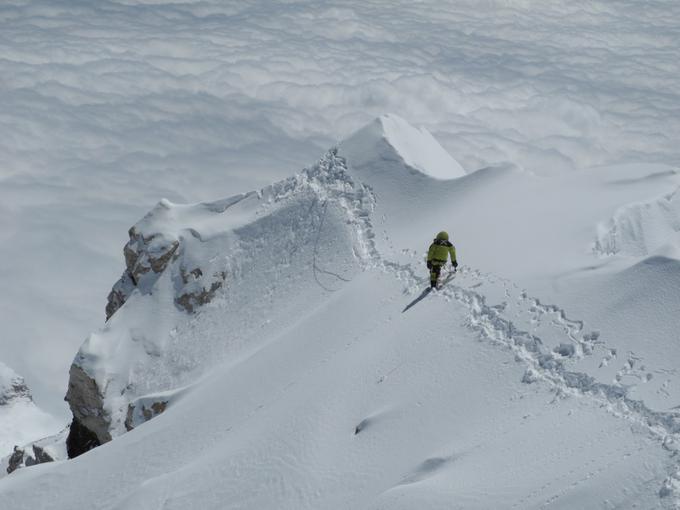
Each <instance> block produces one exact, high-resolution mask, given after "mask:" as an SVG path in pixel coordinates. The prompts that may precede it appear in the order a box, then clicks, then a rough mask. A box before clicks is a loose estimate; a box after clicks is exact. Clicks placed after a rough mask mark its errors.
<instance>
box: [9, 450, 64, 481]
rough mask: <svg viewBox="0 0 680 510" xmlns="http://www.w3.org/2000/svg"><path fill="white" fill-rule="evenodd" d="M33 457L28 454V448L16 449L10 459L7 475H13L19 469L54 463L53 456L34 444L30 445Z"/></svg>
mask: <svg viewBox="0 0 680 510" xmlns="http://www.w3.org/2000/svg"><path fill="white" fill-rule="evenodd" d="M30 446H31V447H32V448H31V450H32V453H33V455H31V454H29V453H28V446H26V447H24V448H19V447H18V446H15V447H14V452H13V453H12V455H11V456H10V458H9V462H8V465H7V473H8V474H9V473H13V472H14V471H16V470H17V469H20V468H22V467H25V466H35V465H36V464H42V463H44V462H54V459H53V458H52V456H51V455H50V454H49V453H47V452H46V451H45V449H44V448H42V447H40V446H38V445H36V444H33V445H30Z"/></svg>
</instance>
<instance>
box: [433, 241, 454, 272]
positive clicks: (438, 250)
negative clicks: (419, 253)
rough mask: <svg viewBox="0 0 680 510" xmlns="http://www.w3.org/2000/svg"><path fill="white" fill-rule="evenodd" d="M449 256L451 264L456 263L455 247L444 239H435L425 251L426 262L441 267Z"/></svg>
mask: <svg viewBox="0 0 680 510" xmlns="http://www.w3.org/2000/svg"><path fill="white" fill-rule="evenodd" d="M449 255H451V263H454V262H456V247H455V246H453V245H452V244H451V243H450V242H448V241H446V240H444V239H435V240H434V242H433V243H432V244H431V245H430V249H429V250H428V251H427V261H428V262H432V263H433V264H435V265H441V266H443V265H444V264H446V261H447V260H448V259H449Z"/></svg>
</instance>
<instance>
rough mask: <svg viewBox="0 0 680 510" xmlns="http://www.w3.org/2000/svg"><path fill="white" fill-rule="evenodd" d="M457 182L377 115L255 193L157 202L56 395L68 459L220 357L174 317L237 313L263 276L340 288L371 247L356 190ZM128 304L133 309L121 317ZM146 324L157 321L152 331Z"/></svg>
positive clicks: (418, 138) (416, 140)
mask: <svg viewBox="0 0 680 510" xmlns="http://www.w3.org/2000/svg"><path fill="white" fill-rule="evenodd" d="M348 160H349V161H350V163H351V172H348V169H347V163H346V161H348ZM366 172H369V173H371V172H377V173H376V174H374V175H372V176H371V175H368V174H367V173H366ZM383 172H386V174H387V176H385V175H382V173H383ZM350 174H351V175H350ZM462 175H464V171H463V170H462V168H461V167H460V165H459V164H458V163H457V162H456V161H455V160H454V159H453V158H451V157H450V156H449V155H448V154H447V153H446V152H445V151H444V149H442V148H441V146H440V145H439V144H438V143H437V142H436V140H435V139H434V138H433V137H432V135H430V134H429V133H428V132H427V131H426V130H423V129H421V130H418V129H416V128H413V127H412V126H410V125H409V124H408V123H407V122H406V121H404V120H403V119H400V118H399V117H397V116H394V115H387V116H383V117H381V118H379V119H376V120H375V121H374V122H373V123H371V124H370V125H369V126H367V127H365V128H363V129H361V130H359V131H358V132H357V133H356V134H354V135H353V136H352V137H350V138H349V139H348V140H347V141H345V142H343V143H342V144H341V147H340V149H339V151H338V150H336V149H333V150H331V151H330V152H328V154H326V156H324V158H322V160H321V161H320V162H319V163H317V164H316V165H314V166H313V167H311V168H308V169H306V170H304V171H303V172H301V173H300V174H298V175H296V176H294V177H291V178H289V179H286V180H283V181H281V182H278V183H276V184H273V185H271V186H268V187H266V188H264V189H262V190H261V191H259V192H251V193H247V194H242V195H237V196H234V197H230V198H227V199H224V200H219V201H216V202H211V203H201V204H195V205H178V204H173V203H172V202H170V201H169V200H166V199H163V200H161V201H160V202H159V203H158V204H157V205H156V206H155V207H154V208H153V209H152V210H151V211H150V212H149V213H148V214H147V215H146V216H145V217H144V218H143V219H142V220H140V221H139V222H138V223H137V224H135V225H134V226H133V227H132V228H131V229H130V231H129V236H130V240H129V242H128V243H127V244H126V246H125V248H124V254H125V263H126V269H125V271H124V273H123V275H122V276H121V278H120V280H119V281H118V282H117V283H116V284H115V285H114V286H113V289H112V291H111V293H110V294H109V298H108V305H107V308H106V316H107V321H108V322H107V325H106V326H105V327H104V328H103V329H102V330H101V331H99V332H96V333H93V334H92V335H90V337H89V338H88V339H87V341H86V342H85V343H84V344H83V346H82V347H81V349H80V351H79V353H78V355H77V356H76V358H75V361H74V363H73V365H72V367H71V370H70V383H69V389H68V393H67V397H66V398H67V401H68V402H69V405H70V407H71V410H72V412H73V415H74V421H73V424H72V431H73V433H72V435H71V439H72V441H71V443H72V444H70V451H71V454H72V455H76V454H77V453H82V451H84V450H85V449H87V448H88V447H89V446H92V445H95V444H101V443H104V442H107V441H109V440H110V439H111V438H112V437H113V436H115V435H118V434H121V433H122V432H124V431H126V430H130V429H131V428H133V427H134V425H135V424H138V423H140V421H143V418H144V417H150V416H153V415H155V414H158V413H159V412H161V411H162V410H164V409H165V408H166V406H167V405H168V403H169V402H170V400H169V399H164V398H161V397H158V399H156V400H153V399H151V398H150V397H149V396H148V395H149V394H159V393H163V392H168V391H170V392H174V391H175V390H177V389H179V388H183V387H186V386H187V385H191V384H192V383H193V382H195V381H196V380H198V378H199V377H200V376H201V375H202V374H204V373H205V372H206V371H207V370H208V369H209V368H210V367H211V366H214V365H215V364H216V363H217V361H218V360H223V359H224V357H225V352H226V351H225V348H224V346H223V345H221V344H220V342H218V341H215V342H214V343H207V344H204V345H203V346H202V347H200V348H196V347H195V346H186V345H182V344H183V342H184V341H185V340H183V335H186V334H187V333H186V332H185V333H183V334H182V333H180V332H179V330H181V328H183V327H186V325H185V324H186V319H185V318H184V316H183V315H184V314H185V313H189V314H193V313H195V312H196V311H197V310H199V309H200V308H202V307H205V306H207V305H209V304H211V303H212V302H213V301H214V300H215V299H216V298H218V297H219V302H220V303H227V302H229V300H230V299H231V298H230V296H231V295H237V294H240V296H239V297H238V298H234V299H238V300H239V303H241V304H240V305H239V306H245V307H248V308H252V307H253V304H252V301H255V300H257V299H259V296H257V295H253V294H251V293H250V292H249V291H248V289H249V288H254V289H256V290H255V293H259V292H262V291H263V290H264V291H265V292H266V289H267V284H266V283H265V282H263V281H262V277H263V276H265V275H267V274H268V273H269V272H271V271H273V272H275V273H276V281H281V280H282V279H284V278H283V276H284V275H288V277H287V278H289V279H290V280H294V279H298V278H299V277H300V275H301V274H304V273H305V272H306V271H307V272H308V271H310V270H311V271H312V273H313V275H314V278H315V281H316V283H317V284H318V288H319V289H321V290H328V289H331V288H333V287H334V286H337V284H338V283H342V282H344V281H347V278H348V275H349V274H351V273H352V272H355V271H356V270H357V269H358V268H359V267H360V266H361V264H362V262H361V261H362V260H363V259H365V258H366V257H367V256H368V254H370V250H371V247H370V246H368V244H367V243H369V242H370V240H367V239H366V238H364V237H363V236H362V235H361V232H362V227H361V224H362V221H364V220H363V218H365V217H366V215H367V214H368V212H369V211H370V209H371V205H370V204H371V201H372V198H371V195H370V193H369V192H368V191H367V190H366V189H365V188H364V185H363V183H368V184H373V185H375V184H378V186H380V181H381V180H384V179H385V178H387V179H388V180H391V181H395V180H396V181H397V182H402V183H407V182H408V181H410V180H414V179H415V180H416V181H418V182H425V181H427V182H429V181H432V182H436V181H437V180H440V179H452V178H455V177H460V176H462ZM322 226H323V235H324V236H328V235H330V234H331V233H332V232H335V235H334V236H333V237H332V238H330V239H331V242H330V244H327V245H323V244H321V241H322V239H321V238H320V237H319V236H320V235H321V233H320V232H321V227H322ZM322 253H323V255H324V257H323V258H324V261H323V263H321V262H320V260H319V259H320V258H321V255H322ZM310 256H311V260H309V257H310ZM304 265H307V269H305V267H304ZM326 265H330V266H332V267H333V268H334V269H332V270H331V269H326V268H325V266H326ZM253 279H255V280H256V281H257V282H258V283H257V284H256V285H255V284H253V282H252V280H253ZM284 280H285V279H284ZM277 285H280V284H277ZM288 292H290V293H292V294H303V293H300V291H299V289H296V288H295V287H294V285H290V287H288V288H286V285H284V288H283V289H281V288H278V289H277V293H276V295H275V296H274V297H272V299H276V300H277V301H285V300H287V299H292V298H290V297H286V294H287V293H288ZM297 299H300V298H299V296H298V297H297ZM130 301H134V304H131V305H130V307H129V308H130V310H129V311H126V304H127V303H129V302H130ZM216 306H221V305H216ZM229 313H235V314H237V315H236V316H235V317H234V322H236V323H241V324H243V322H244V317H247V316H248V313H247V312H246V313H244V312H243V311H241V310H239V309H238V307H233V308H231V309H230V310H229ZM120 314H123V316H122V317H121V316H120ZM149 315H153V316H155V317H157V320H156V321H154V323H153V324H149V321H148V317H149ZM228 315H229V314H227V315H226V316H228ZM236 317H238V318H236ZM221 320H223V321H225V324H226V325H227V326H226V327H229V328H234V326H233V324H232V323H227V322H226V319H224V318H222V319H221ZM260 323H261V318H260V317H254V318H253V319H252V324H250V325H248V324H243V325H242V326H241V327H240V329H238V328H235V329H236V330H237V331H239V334H240V336H241V337H243V336H247V335H248V334H249V333H248V332H249V331H251V330H252V329H253V327H254V326H253V325H254V324H260ZM202 342H203V341H202ZM227 351H228V348H227ZM140 406H144V409H145V410H146V411H142V410H141V407H140ZM149 409H151V410H152V411H151V412H150V411H149ZM90 433H91V434H90ZM75 437H83V438H86V439H85V441H84V442H83V441H80V442H78V441H75V439H74V438H75ZM76 443H79V444H76ZM86 445H87V447H86Z"/></svg>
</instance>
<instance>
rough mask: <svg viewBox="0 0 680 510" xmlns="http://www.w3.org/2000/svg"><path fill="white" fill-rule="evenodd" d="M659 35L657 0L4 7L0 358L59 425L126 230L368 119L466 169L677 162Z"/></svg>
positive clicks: (674, 37) (672, 9) (257, 174)
mask: <svg viewBox="0 0 680 510" xmlns="http://www.w3.org/2000/svg"><path fill="white" fill-rule="evenodd" d="M678 20H680V2H676V1H674V0H666V1H664V0H660V1H654V2H646V1H642V0H638V1H626V0H616V1H604V0H600V1H583V0H577V1H572V2H564V1H562V0H559V1H558V0H546V1H542V2H533V1H523V0H507V1H502V0H496V1H493V0H477V1H470V0H457V1H450V2H445V1H441V0H432V1H430V0H426V1H414V0H409V1H399V0H390V1H379V0H361V1H360V0H354V1H342V2H322V1H304V0H299V1H292V0H289V1H263V0H241V1H238V2H235V1H228V2H227V1H216V0H215V1H195V2H194V1H161V0H148V1H138V0H127V1H124V0H120V1H112V0H98V1H96V2H93V1H87V0H73V1H68V0H42V1H40V0H36V1H32V0H26V1H17V0H14V1H8V0H5V1H3V2H2V3H1V4H0V260H1V261H2V264H0V289H2V292H0V324H1V326H2V327H1V329H0V359H1V360H2V361H4V362H5V363H7V364H8V365H10V366H11V367H13V368H14V369H15V370H16V371H17V372H19V373H20V374H22V375H24V376H25V378H26V380H27V382H28V384H29V385H30V386H31V387H32V389H33V391H34V394H35V397H36V401H37V403H38V404H40V405H42V406H43V407H44V408H45V409H47V410H49V411H50V412H52V413H54V414H56V415H58V416H60V417H62V418H63V419H64V420H66V417H67V414H68V413H67V409H66V407H65V406H64V404H63V402H61V398H62V396H63V394H64V393H65V389H66V382H67V378H68V366H69V364H70V361H71V359H72V356H73V354H74V353H75V351H76V349H77V347H78V346H79V344H80V343H81V341H82V340H83V338H84V337H85V335H86V334H87V333H88V332H89V331H90V330H92V329H94V328H96V327H98V326H99V325H101V323H102V321H103V315H104V305H105V298H106V294H107V293H108V290H109V289H110V287H111V285H112V284H113V282H114V281H115V280H116V279H117V277H118V276H119V274H120V272H121V271H122V269H123V259H122V246H123V244H124V243H125V241H126V237H127V228H128V227H129V226H130V225H132V224H133V223H134V222H136V221H137V220H138V219H139V218H140V217H141V216H142V215H143V214H144V213H145V212H146V211H147V210H148V209H149V208H150V207H151V206H152V205H153V204H154V203H155V202H156V201H157V200H158V199H160V198H161V197H167V198H169V199H171V200H173V201H177V202H191V201H199V200H210V199H216V198H221V197H225V196H229V195H232V194H235V193H238V192H243V191H247V190H250V189H252V188H256V187H259V186H262V185H265V184H268V183H269V182H270V181H272V180H274V179H278V178H281V177H284V176H287V175H290V174H291V173H293V172H295V171H296V170H299V169H300V168H301V167H303V166H305V165H307V164H309V163H311V162H313V161H314V160H315V159H316V158H317V157H318V156H319V155H320V154H321V153H322V152H323V151H324V150H325V149H326V148H328V147H329V146H331V145H333V144H334V143H336V142H337V141H338V140H339V139H341V138H342V137H344V136H346V135H348V134H349V133H351V132H352V131H353V130H355V129H357V128H359V127H361V126H362V125H363V124H365V123H367V122H369V121H370V120H371V119H372V118H374V117H376V116H378V115H380V114H383V113H387V112H393V113H397V114H399V115H401V116H402V117H404V118H406V119H407V120H409V121H410V122H411V123H413V124H415V125H424V126H425V127H427V128H428V129H429V130H430V131H431V132H432V133H433V134H434V135H435V136H436V137H437V139H438V140H439V141H440V142H441V143H442V144H443V145H444V147H445V148H446V149H447V150H448V151H449V152H450V153H451V154H452V155H453V156H454V157H455V158H456V159H457V160H458V161H460V162H461V164H462V165H463V166H464V167H465V169H466V170H467V171H472V170H475V169H477V168H480V167H483V166H485V165H489V164H493V163H497V162H501V161H512V162H513V163H515V164H517V165H519V166H521V167H523V168H524V169H526V170H527V171H530V172H534V173H537V174H545V175H550V174H554V173H556V172H562V171H573V170H579V169H584V168H588V167H592V166H598V165H604V164H610V163H621V162H632V161H645V162H664V163H670V164H680V144H678V140H679V139H680V87H678V83H679V82H678V79H679V78H678V77H680V42H679V41H680V23H678ZM0 453H2V452H0Z"/></svg>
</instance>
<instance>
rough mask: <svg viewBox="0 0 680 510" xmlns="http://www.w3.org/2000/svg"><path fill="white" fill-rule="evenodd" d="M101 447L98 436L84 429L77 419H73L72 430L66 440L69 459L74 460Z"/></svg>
mask: <svg viewBox="0 0 680 510" xmlns="http://www.w3.org/2000/svg"><path fill="white" fill-rule="evenodd" d="M100 445H101V442H100V441H99V439H98V438H97V436H96V435H95V434H94V433H93V432H92V431H91V430H90V429H88V428H87V427H84V426H83V425H82V424H81V423H80V421H78V419H77V418H73V421H72V422H71V429H70V430H69V434H68V438H67V439H66V452H67V453H68V458H69V459H73V458H75V457H77V456H78V455H82V454H83V453H85V452H88V451H90V450H92V449H93V448H96V447H97V446H100Z"/></svg>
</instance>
